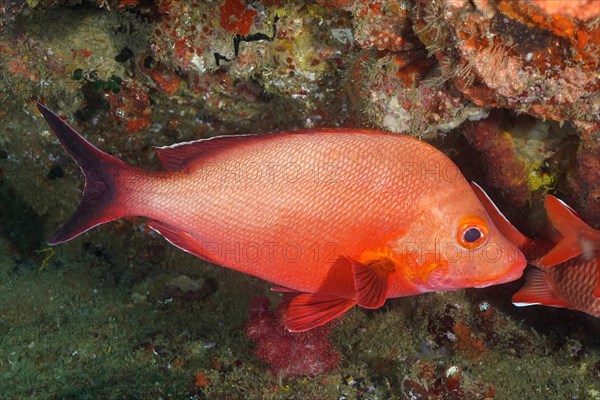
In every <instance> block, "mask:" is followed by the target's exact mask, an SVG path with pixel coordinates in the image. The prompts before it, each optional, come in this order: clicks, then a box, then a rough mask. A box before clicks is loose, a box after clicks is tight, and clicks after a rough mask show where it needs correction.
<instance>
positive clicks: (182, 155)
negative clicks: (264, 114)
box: [154, 135, 268, 171]
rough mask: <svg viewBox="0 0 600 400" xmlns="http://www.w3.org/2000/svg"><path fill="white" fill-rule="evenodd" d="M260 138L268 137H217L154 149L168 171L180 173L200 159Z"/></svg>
mask: <svg viewBox="0 0 600 400" xmlns="http://www.w3.org/2000/svg"><path fill="white" fill-rule="evenodd" d="M258 136H263V137H264V136H268V135H235V136H234V135H232V136H215V137H212V138H208V139H199V140H195V141H193V142H183V143H177V144H174V145H171V146H164V147H154V151H155V152H156V155H157V156H158V159H159V160H160V162H161V163H162V165H163V167H164V168H165V169H166V170H167V171H180V170H184V169H189V168H190V167H192V165H193V164H194V163H195V162H196V161H199V160H200V159H204V158H206V157H210V156H212V155H215V154H217V153H218V152H220V151H223V150H225V149H231V148H232V147H233V146H236V145H239V144H241V143H250V142H251V141H252V138H253V137H254V138H256V137H258ZM263 140H264V139H263Z"/></svg>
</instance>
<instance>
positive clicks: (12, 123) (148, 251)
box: [0, 0, 600, 399]
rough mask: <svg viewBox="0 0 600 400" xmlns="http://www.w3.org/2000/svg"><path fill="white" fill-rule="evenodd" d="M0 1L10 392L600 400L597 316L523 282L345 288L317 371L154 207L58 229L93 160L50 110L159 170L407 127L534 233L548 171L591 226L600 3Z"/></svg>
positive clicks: (4, 303) (599, 130) (248, 292)
mask: <svg viewBox="0 0 600 400" xmlns="http://www.w3.org/2000/svg"><path fill="white" fill-rule="evenodd" d="M0 3H1V4H0V119H1V120H2V131H1V132H0V202H1V203H0V333H1V335H0V354H1V355H2V357H0V382H2V384H1V386H2V389H1V390H0V398H32V399H33V398H42V397H43V398H77V399H86V398H89V399H95V398H115V399H117V398H166V399H170V398H172V399H180V398H193V399H218V398H273V399H278V398H281V399H284V398H286V399H287V398H308V399H320V398H337V399H341V398H345V399H378V398H379V399H388V398H396V399H415V398H418V399H515V398H518V399H527V398H547V399H565V398H573V399H600V390H599V389H598V388H599V387H600V339H599V338H600V335H599V333H600V320H598V319H595V318H592V317H589V316H586V315H584V314H581V313H578V312H575V311H569V310H561V309H552V308H545V307H530V308H524V309H517V308H515V307H513V306H512V304H511V302H510V299H511V295H512V294H513V293H514V292H515V291H516V290H518V288H519V287H520V286H521V285H522V282H514V283H511V284H507V285H503V286H498V287H491V288H487V289H482V290H466V291H459V292H452V293H433V294H429V295H423V296H418V297H410V298H400V299H394V300H390V301H388V302H387V303H386V306H385V307H384V308H382V309H380V310H374V311H367V310H352V311H350V312H349V313H348V315H347V316H346V317H344V318H343V319H341V320H340V321H338V322H336V323H335V324H334V325H332V326H331V327H328V331H327V335H329V336H327V335H325V334H322V336H321V337H316V338H315V337H314V336H313V337H312V338H309V339H311V340H313V342H311V340H309V339H306V340H305V341H304V342H302V343H304V344H306V345H307V346H312V347H311V350H310V351H312V352H315V351H317V352H320V353H319V354H312V353H311V354H308V353H307V354H304V355H303V356H305V357H304V358H303V360H310V359H311V357H312V356H313V355H314V356H315V357H314V359H317V360H320V362H321V363H322V364H321V365H320V367H322V368H320V369H315V370H314V371H317V372H318V373H311V372H310V371H311V370H310V368H308V367H307V366H305V367H306V368H304V369H292V368H291V367H290V365H292V364H293V362H290V360H285V361H286V363H284V362H283V361H282V360H276V359H275V358H273V357H270V358H269V357H267V356H266V354H269V353H268V349H263V351H262V353H261V351H260V349H259V348H258V346H260V344H259V345H258V346H257V344H256V343H254V342H253V340H250V339H249V338H248V337H247V335H246V330H247V329H248V326H249V325H248V321H249V320H251V321H252V320H254V323H256V321H257V318H258V317H261V316H262V317H264V318H266V319H268V322H269V323H270V324H271V325H270V326H271V328H273V326H274V325H273V324H275V321H274V318H276V315H277V313H276V312H271V311H269V310H268V306H267V305H265V304H268V301H267V300H261V301H262V303H261V304H262V308H260V310H259V311H260V312H258V311H257V310H256V309H255V310H254V311H255V315H253V316H252V315H249V313H248V306H249V304H255V303H252V302H251V299H252V298H254V297H256V296H261V295H267V296H268V299H269V301H270V302H271V303H272V304H278V303H279V302H280V301H281V296H280V295H279V294H274V293H269V285H267V284H266V283H265V282H262V281H259V280H257V279H255V278H252V277H248V276H243V275H241V274H239V273H236V272H233V271H229V270H225V269H223V268H220V267H217V266H213V265H211V264H209V263H207V262H204V261H201V260H198V259H196V258H194V257H192V256H190V255H188V254H185V253H183V252H181V251H179V250H178V249H175V248H172V247H171V246H169V245H168V244H167V243H166V242H165V241H164V240H163V239H162V238H160V237H156V236H155V235H153V233H152V232H151V231H150V230H149V229H148V227H147V226H146V225H145V223H144V221H143V220H141V219H136V218H130V219H127V220H120V221H117V222H114V223H112V224H109V225H106V226H104V227H102V228H99V229H96V230H94V231H91V232H89V233H86V234H85V235H84V236H83V237H81V238H80V239H77V240H75V241H73V242H70V243H68V244H65V245H61V246H59V247H53V248H49V247H47V246H45V245H44V242H45V240H46V238H48V237H49V235H50V233H51V232H52V231H53V230H55V229H56V228H57V227H58V226H59V225H60V224H61V223H62V221H64V220H65V219H66V218H67V217H68V216H69V215H70V213H71V211H72V210H73V209H74V207H75V205H76V204H77V201H78V199H79V197H80V193H81V189H82V186H83V178H82V176H81V175H80V173H79V172H78V171H79V169H78V167H77V166H76V165H75V164H74V162H73V161H71V160H70V159H69V158H68V157H67V155H66V154H65V153H64V152H63V150H62V148H61V147H60V145H59V144H58V143H57V142H56V140H55V139H54V137H53V136H52V135H51V134H50V133H49V132H48V129H47V127H46V126H45V124H44V122H43V120H42V118H40V116H39V115H38V113H37V111H36V110H35V103H36V102H37V101H42V102H43V103H45V104H46V105H48V106H49V107H51V108H52V109H54V110H55V111H57V112H58V113H60V114H62V115H64V116H65V117H66V118H68V119H69V121H70V123H72V124H73V125H74V126H76V127H77V128H80V129H81V131H82V132H85V134H86V137H87V138H88V139H89V140H90V141H91V142H93V143H97V144H99V145H100V146H101V147H102V148H103V149H106V150H107V151H108V152H110V153H111V154H114V155H116V156H118V157H120V158H122V159H123V160H124V161H126V162H128V163H131V164H135V165H138V166H140V167H144V168H154V169H158V168H159V164H158V162H157V160H156V159H155V157H154V154H153V152H152V151H151V146H160V145H170V144H173V143H178V142H182V141H190V140H196V139H200V138H208V137H212V136H217V135H222V134H235V133H240V134H241V133H256V132H266V131H273V130H280V129H296V128H303V127H315V126H347V127H371V128H378V129H383V130H388V131H392V132H395V133H403V134H407V135H413V136H416V137H419V138H422V139H424V140H427V141H430V142H431V143H432V144H434V145H435V146H436V147H438V148H440V149H441V150H442V151H444V152H445V153H446V154H448V155H449V156H450V157H451V158H452V159H453V160H454V161H455V162H456V163H457V165H459V167H460V168H461V170H462V172H463V173H464V174H465V176H466V177H467V178H469V179H474V180H476V181H477V182H478V183H480V184H481V185H482V186H484V187H485V188H486V189H489V193H490V195H491V197H492V198H493V199H494V201H496V202H497V204H498V205H499V207H500V208H501V209H502V211H503V212H505V214H506V215H507V216H508V218H509V219H510V220H511V221H512V222H513V223H514V224H515V225H516V226H517V227H518V228H519V229H521V230H523V231H524V232H525V233H527V234H529V235H539V236H551V232H550V231H549V230H548V229H547V227H545V224H546V217H545V215H544V213H543V207H542V201H543V198H544V195H545V194H546V193H549V192H551V193H554V194H556V195H557V197H559V198H561V199H563V200H565V201H566V202H567V203H568V204H569V205H570V206H572V207H573V208H574V209H575V210H576V211H577V212H578V213H579V214H580V216H581V217H582V219H584V220H585V221H586V222H587V223H589V224H590V225H592V226H595V227H596V228H598V227H600V112H599V110H600V75H599V74H598V71H599V70H600V17H599V14H600V12H599V11H598V9H597V4H594V3H595V2H594V1H592V0H582V1H579V2H574V3H578V6H577V7H573V6H568V5H567V4H571V2H556V1H547V0H532V1H525V0H497V1H489V0H473V1H468V0H432V1H429V0H427V1H426V0H375V1H369V2H366V1H356V2H354V1H346V0H319V1H307V2H295V1H285V0H262V1H245V0H213V1H199V0H194V1H179V0H173V1H169V0H144V1H137V0H128V1H123V0H103V1H100V0H98V1H91V0H88V1H84V0H37V1H29V0H28V1H4V2H0ZM559 3H560V4H562V6H559V5H558V4H559ZM255 302H256V300H255ZM251 324H252V322H250V326H251ZM329 330H330V331H329ZM309 334H310V332H309V333H307V335H309ZM280 339H281V343H284V342H285V340H288V339H284V336H283V335H282V336H281V337H280ZM303 340H304V339H303ZM330 342H331V343H330ZM264 343H265V342H263V347H264V346H266V345H265V344H264ZM285 343H288V345H290V346H291V344H290V342H289V341H288V342H285ZM313 343H314V344H315V345H314V346H313ZM315 346H316V348H317V349H316V350H315ZM318 346H321V347H320V348H319V347H318ZM297 347H300V348H301V346H297ZM257 349H258V354H257ZM280 350H281V349H280ZM261 354H262V356H261ZM275 354H277V353H275ZM338 355H339V356H338ZM277 361H280V364H277ZM284 367H285V368H288V369H287V370H284ZM282 371H283V372H282ZM290 371H291V372H290ZM302 371H309V372H308V373H304V374H303V373H302ZM272 372H275V374H273V373H272ZM279 372H281V373H279ZM278 373H279V375H278ZM303 375H309V376H310V378H308V377H306V376H303Z"/></svg>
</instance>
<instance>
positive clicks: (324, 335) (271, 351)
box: [246, 296, 340, 378]
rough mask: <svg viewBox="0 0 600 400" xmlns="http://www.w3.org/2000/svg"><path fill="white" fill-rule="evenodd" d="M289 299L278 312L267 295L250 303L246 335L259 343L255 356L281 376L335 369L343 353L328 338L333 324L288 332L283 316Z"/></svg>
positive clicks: (318, 372)
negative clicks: (272, 307) (305, 330)
mask: <svg viewBox="0 0 600 400" xmlns="http://www.w3.org/2000/svg"><path fill="white" fill-rule="evenodd" d="M289 300H290V298H284V300H283V301H282V302H281V303H280V304H279V307H277V310H275V312H273V311H271V310H270V309H269V299H268V298H266V297H264V296H262V297H257V298H255V299H253V300H252V302H251V303H250V306H249V314H250V319H249V321H248V324H247V325H246V335H247V336H248V338H250V339H252V340H253V341H255V342H256V356H257V357H258V358H259V359H261V360H263V361H264V362H266V363H267V364H268V365H269V369H270V370H271V372H272V373H273V374H274V375H277V376H280V377H282V378H293V377H296V376H310V377H312V376H317V375H321V374H324V373H327V372H329V371H331V370H333V369H335V368H336V367H337V365H338V364H339V362H340V354H339V353H338V352H337V351H336V350H335V349H334V347H333V345H332V344H331V342H330V341H329V334H330V332H331V327H330V325H326V326H320V327H318V328H315V329H313V330H311V331H309V332H301V333H292V332H289V331H288V330H287V329H286V328H285V326H284V325H283V318H282V316H283V313H284V311H285V308H286V306H287V304H288V302H289Z"/></svg>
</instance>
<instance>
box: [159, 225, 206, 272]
mask: <svg viewBox="0 0 600 400" xmlns="http://www.w3.org/2000/svg"><path fill="white" fill-rule="evenodd" d="M147 225H148V226H149V227H150V228H152V229H153V230H155V231H156V232H158V233H159V234H161V235H162V236H164V238H165V239H167V240H168V241H169V243H171V244H172V245H173V246H175V247H178V248H180V249H181V250H183V251H185V252H187V253H190V254H193V255H195V256H196V257H199V258H201V259H203V260H206V261H209V262H214V261H213V260H211V258H210V257H207V256H206V254H204V253H203V252H202V247H203V246H202V242H200V241H198V240H197V239H196V238H195V237H194V236H192V235H191V234H190V233H188V232H186V231H183V230H181V229H178V228H176V227H174V226H172V225H169V224H166V223H164V222H160V221H157V220H152V221H148V222H147Z"/></svg>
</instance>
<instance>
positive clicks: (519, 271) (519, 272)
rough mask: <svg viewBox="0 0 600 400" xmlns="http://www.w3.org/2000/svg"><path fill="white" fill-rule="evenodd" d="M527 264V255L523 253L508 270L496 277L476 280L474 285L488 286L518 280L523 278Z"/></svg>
mask: <svg viewBox="0 0 600 400" xmlns="http://www.w3.org/2000/svg"><path fill="white" fill-rule="evenodd" d="M526 266H527V261H526V260H525V256H524V255H523V254H520V255H519V259H518V261H516V262H515V263H514V264H513V265H512V267H511V268H510V269H509V270H508V271H507V272H504V273H501V274H498V275H496V276H494V277H491V278H488V279H485V280H481V281H475V284H474V285H473V287H475V288H484V287H488V286H493V285H501V284H503V283H508V282H512V281H516V280H517V279H519V278H521V276H523V271H524V270H525V267H526Z"/></svg>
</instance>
